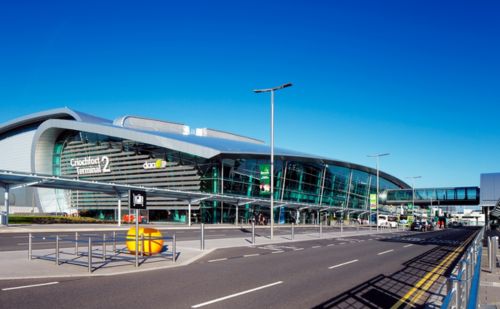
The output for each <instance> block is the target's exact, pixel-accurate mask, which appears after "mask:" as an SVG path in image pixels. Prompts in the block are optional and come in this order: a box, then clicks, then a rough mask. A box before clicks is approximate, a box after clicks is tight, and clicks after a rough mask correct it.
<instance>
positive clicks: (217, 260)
mask: <svg viewBox="0 0 500 309" xmlns="http://www.w3.org/2000/svg"><path fill="white" fill-rule="evenodd" d="M225 260H227V258H222V259H215V260H210V261H208V263H213V262H220V261H225Z"/></svg>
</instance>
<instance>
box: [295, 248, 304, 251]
mask: <svg viewBox="0 0 500 309" xmlns="http://www.w3.org/2000/svg"><path fill="white" fill-rule="evenodd" d="M301 250H304V248H296V249H293V251H301Z"/></svg>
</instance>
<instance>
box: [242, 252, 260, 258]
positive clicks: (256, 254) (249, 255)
mask: <svg viewBox="0 0 500 309" xmlns="http://www.w3.org/2000/svg"><path fill="white" fill-rule="evenodd" d="M258 255H260V254H259V253H254V254H245V255H244V256H243V257H251V256H258Z"/></svg>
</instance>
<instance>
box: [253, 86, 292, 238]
mask: <svg viewBox="0 0 500 309" xmlns="http://www.w3.org/2000/svg"><path fill="white" fill-rule="evenodd" d="M290 86H292V83H287V84H283V85H281V86H278V87H274V88H266V89H255V90H254V91H253V92H255V93H262V92H270V93H271V164H270V165H271V166H270V167H271V171H270V175H269V177H270V178H271V206H270V212H271V218H270V220H271V237H270V238H271V239H273V236H274V92H275V91H276V90H280V89H283V88H287V87H290Z"/></svg>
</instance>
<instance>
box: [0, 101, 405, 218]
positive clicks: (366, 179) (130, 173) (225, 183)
mask: <svg viewBox="0 0 500 309" xmlns="http://www.w3.org/2000/svg"><path fill="white" fill-rule="evenodd" d="M0 147H1V149H2V152H1V153H0V170H10V171H20V172H27V173H32V174H37V175H54V176H60V177H70V178H75V179H82V180H95V181H101V182H112V183H118V184H133V185H141V186H145V187H148V186H151V187H156V188H169V189H176V190H183V191H195V192H199V191H201V192H209V193H219V194H231V195H239V196H245V197H258V198H270V181H269V180H270V177H269V176H270V175H269V171H270V165H269V162H270V160H269V156H270V147H269V146H268V145H265V144H264V143H263V142H262V141H260V140H257V139H253V138H248V137H244V136H240V135H237V134H232V133H227V132H222V131H218V130H213V129H207V128H201V129H199V128H198V129H193V128H190V127H189V126H187V125H184V124H179V123H173V122H167V121H162V120H155V119H147V118H143V117H137V116H123V117H119V118H117V119H115V120H107V119H103V118H100V117H97V116H92V115H88V114H85V113H81V112H77V111H74V110H72V109H68V108H61V109H55V110H49V111H43V112H39V113H35V114H31V115H27V116H24V117H20V118H18V119H14V120H12V121H9V122H7V123H4V124H2V125H0ZM274 172H275V173H274V177H275V178H274V179H275V182H274V183H275V188H274V199H275V201H277V202H279V205H280V206H279V207H277V208H276V209H275V220H276V222H277V223H285V222H291V221H293V220H296V221H297V220H298V219H299V218H300V221H301V222H307V221H308V220H312V219H313V218H314V215H315V211H311V210H309V209H307V207H306V208H303V209H299V208H290V207H287V202H288V203H290V202H291V201H293V202H302V203H309V204H316V205H320V206H321V207H323V208H322V209H324V210H327V211H328V209H332V211H335V210H338V209H339V208H341V209H346V210H349V211H351V213H352V214H356V215H363V216H365V217H366V216H367V214H366V213H367V211H368V209H369V204H370V201H369V196H370V194H373V193H375V192H376V170H375V169H373V168H370V167H366V166H362V165H358V164H354V163H349V162H343V161H338V160H332V159H329V158H324V157H320V156H315V155H310V154H305V153H301V152H297V151H290V150H286V149H279V148H277V149H275V168H274ZM408 188H409V186H408V185H407V184H406V183H405V182H403V181H401V180H400V179H398V178H396V177H393V176H391V175H389V174H386V173H384V172H380V191H382V190H385V189H408ZM12 194H13V196H14V197H13V198H12V200H11V213H34V212H45V213H47V212H49V213H54V212H59V213H61V212H62V213H68V214H74V213H82V212H86V213H87V214H90V215H94V216H96V217H101V218H102V217H105V218H106V219H110V218H111V219H112V218H113V216H115V215H116V212H115V209H116V197H114V196H110V195H106V194H103V193H94V192H85V191H78V190H60V189H48V188H31V187H26V188H19V189H17V190H15V191H12ZM126 206H127V205H126V203H125V205H124V207H126ZM192 207H193V210H194V211H193V212H192V218H191V220H192V222H205V223H234V222H235V221H236V220H238V222H245V220H248V219H249V218H251V217H252V216H253V215H254V214H256V213H257V212H260V213H263V214H264V215H266V212H267V214H268V213H269V209H268V208H267V209H266V208H261V207H260V206H259V205H255V204H251V203H247V204H243V205H240V204H236V205H232V204H228V203H223V202H220V201H204V200H201V201H197V202H195V203H193V205H192ZM144 215H146V216H147V217H148V219H149V220H150V221H165V222H179V223H185V222H186V216H187V202H186V201H181V200H177V199H174V198H168V197H160V196H158V197H151V198H149V199H148V210H147V211H146V213H144Z"/></svg>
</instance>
